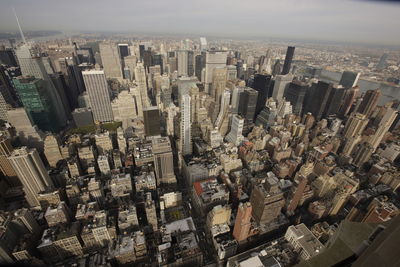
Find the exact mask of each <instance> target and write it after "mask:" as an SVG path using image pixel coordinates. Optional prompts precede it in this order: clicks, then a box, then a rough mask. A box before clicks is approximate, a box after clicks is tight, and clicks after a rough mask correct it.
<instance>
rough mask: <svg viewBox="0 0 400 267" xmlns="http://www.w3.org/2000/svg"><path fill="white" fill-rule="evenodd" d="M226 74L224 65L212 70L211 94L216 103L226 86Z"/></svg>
mask: <svg viewBox="0 0 400 267" xmlns="http://www.w3.org/2000/svg"><path fill="white" fill-rule="evenodd" d="M226 74H227V69H226V67H217V68H215V69H214V70H213V77H212V86H211V96H212V97H214V100H215V103H217V104H218V105H219V102H220V101H221V96H222V94H223V93H224V91H225V88H226Z"/></svg>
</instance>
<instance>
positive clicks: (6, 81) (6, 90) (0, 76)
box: [0, 66, 19, 107]
mask: <svg viewBox="0 0 400 267" xmlns="http://www.w3.org/2000/svg"><path fill="white" fill-rule="evenodd" d="M7 74H8V73H7V70H6V68H5V67H3V66H0V87H1V91H2V92H1V94H2V95H3V97H4V100H5V101H6V102H7V104H10V105H11V106H13V107H16V106H17V105H19V100H18V96H17V93H16V91H15V89H14V86H13V85H12V83H11V81H10V77H9V76H8V75H7Z"/></svg>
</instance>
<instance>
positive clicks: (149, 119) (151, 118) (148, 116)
mask: <svg viewBox="0 0 400 267" xmlns="http://www.w3.org/2000/svg"><path fill="white" fill-rule="evenodd" d="M143 122H144V134H145V135H146V136H156V135H160V134H161V132H160V127H161V126H160V111H159V110H158V108H157V107H156V106H154V107H148V108H144V109H143Z"/></svg>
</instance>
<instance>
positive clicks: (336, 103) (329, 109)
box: [324, 85, 346, 117]
mask: <svg viewBox="0 0 400 267" xmlns="http://www.w3.org/2000/svg"><path fill="white" fill-rule="evenodd" d="M345 93H346V90H345V88H344V87H343V86H341V85H333V86H332V89H331V92H330V96H329V101H328V102H327V103H326V107H325V112H324V117H328V116H330V115H338V114H339V111H340V107H341V106H342V105H343V100H344V96H345Z"/></svg>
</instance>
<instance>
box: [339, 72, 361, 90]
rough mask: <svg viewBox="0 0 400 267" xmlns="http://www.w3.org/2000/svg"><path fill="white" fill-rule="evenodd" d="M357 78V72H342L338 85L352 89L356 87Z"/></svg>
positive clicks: (358, 75) (358, 76) (358, 74)
mask: <svg viewBox="0 0 400 267" xmlns="http://www.w3.org/2000/svg"><path fill="white" fill-rule="evenodd" d="M359 78H360V73H359V72H352V71H344V72H343V73H342V77H341V78H340V82H339V84H340V85H342V86H343V87H344V88H352V87H354V86H356V85H357V83H358V79H359Z"/></svg>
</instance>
